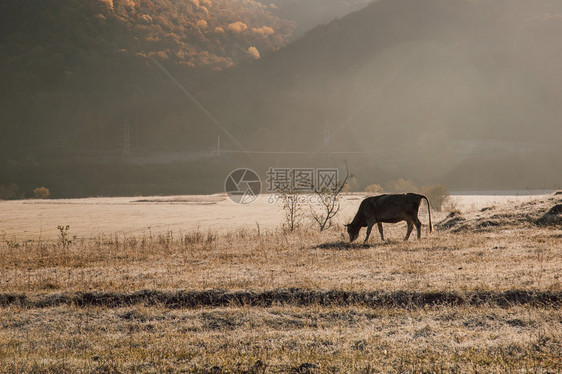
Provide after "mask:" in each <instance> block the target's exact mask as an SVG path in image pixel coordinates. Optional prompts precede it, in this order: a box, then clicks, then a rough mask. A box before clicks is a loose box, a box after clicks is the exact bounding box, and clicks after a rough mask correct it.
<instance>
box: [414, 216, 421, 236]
mask: <svg viewBox="0 0 562 374" xmlns="http://www.w3.org/2000/svg"><path fill="white" fill-rule="evenodd" d="M414 225H416V230H417V231H418V239H421V227H422V223H421V222H420V220H419V219H418V217H416V220H415V221H414Z"/></svg>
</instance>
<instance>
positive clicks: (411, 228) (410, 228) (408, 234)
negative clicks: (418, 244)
mask: <svg viewBox="0 0 562 374" xmlns="http://www.w3.org/2000/svg"><path fill="white" fill-rule="evenodd" d="M406 222H407V223H408V232H407V233H406V237H405V238H404V241H406V240H408V238H409V237H410V234H411V233H412V230H413V229H414V223H413V222H412V221H406Z"/></svg>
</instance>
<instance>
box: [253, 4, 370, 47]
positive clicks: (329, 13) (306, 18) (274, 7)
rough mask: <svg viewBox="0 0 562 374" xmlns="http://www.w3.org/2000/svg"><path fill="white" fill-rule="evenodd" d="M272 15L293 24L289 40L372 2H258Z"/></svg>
mask: <svg viewBox="0 0 562 374" xmlns="http://www.w3.org/2000/svg"><path fill="white" fill-rule="evenodd" d="M258 1H259V2H260V3H262V4H263V5H264V6H266V7H267V9H268V10H269V11H271V13H272V14H274V15H276V16H278V17H280V18H282V19H288V20H291V21H293V22H294V25H295V29H294V31H293V35H292V37H291V39H294V38H298V37H301V36H302V35H303V34H304V33H305V32H306V31H308V30H310V29H312V28H313V27H315V26H317V25H321V24H326V23H329V22H331V21H333V20H334V19H336V18H340V17H343V16H345V15H347V14H349V13H352V12H355V11H357V10H359V9H361V8H364V7H365V6H366V5H367V4H369V3H370V2H371V1H372V0H258Z"/></svg>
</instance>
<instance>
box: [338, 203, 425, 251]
mask: <svg viewBox="0 0 562 374" xmlns="http://www.w3.org/2000/svg"><path fill="white" fill-rule="evenodd" d="M422 199H425V201H426V202H427V210H428V212H429V232H432V231H433V226H432V225H431V209H430V207H429V200H428V199H427V197H425V196H423V195H418V194H415V193H407V194H398V195H380V196H373V197H368V198H366V199H365V200H363V201H362V202H361V205H360V206H359V210H358V211H357V214H356V215H355V218H353V221H351V223H350V224H348V225H345V226H346V227H347V233H348V234H349V241H350V242H352V241H354V240H355V239H357V237H358V236H359V230H361V228H362V227H366V228H367V236H366V237H365V243H366V242H367V240H369V235H370V234H371V229H372V228H373V225H374V224H375V223H376V224H377V226H378V228H379V232H380V233H381V239H382V240H384V235H383V232H382V224H383V222H384V223H397V222H401V221H406V222H407V223H408V232H407V233H406V238H405V239H404V240H408V238H409V237H410V234H411V232H412V229H413V228H414V225H415V226H416V230H417V231H418V239H420V238H421V225H422V224H421V222H420V220H419V219H418V210H419V208H420V203H421V201H422Z"/></svg>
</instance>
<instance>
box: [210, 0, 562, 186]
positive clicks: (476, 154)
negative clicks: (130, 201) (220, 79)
mask: <svg viewBox="0 0 562 374" xmlns="http://www.w3.org/2000/svg"><path fill="white" fill-rule="evenodd" d="M561 15H562V4H561V3H560V2H555V1H550V0H542V1H537V2H533V3H532V4H531V3H529V2H526V1H505V0H494V1H485V2H473V1H455V2H451V1H444V0H425V1H414V0H393V1H390V0H388V1H384V0H383V1H378V2H375V3H372V4H370V5H369V6H368V7H366V8H365V9H362V10H360V11H358V12H356V13H353V14H350V15H348V16H346V17H344V18H342V19H339V20H336V21H334V22H332V23H330V24H328V25H325V26H318V27H317V28H315V29H314V30H312V31H310V32H308V33H307V34H306V35H305V36H304V37H303V38H301V39H299V40H297V41H296V42H294V43H291V44H290V45H288V46H287V47H285V48H283V49H281V50H279V51H277V52H274V53H272V54H269V55H268V56H266V57H265V58H263V59H261V60H260V61H257V62H254V63H252V66H251V67H248V68H246V69H245V70H242V71H238V74H237V75H235V76H234V77H232V82H231V83H230V84H229V86H233V87H236V92H237V95H232V94H231V93H230V95H225V96H224V97H223V99H224V100H225V101H226V100H227V98H229V99H230V101H231V106H229V107H228V108H230V109H231V111H230V112H227V114H226V115H225V117H226V118H228V120H229V121H230V123H231V124H232V127H233V128H235V129H237V130H239V131H240V132H241V133H243V130H244V129H245V128H246V129H247V130H246V131H252V130H250V129H249V128H254V129H255V128H258V130H259V133H260V134H264V135H265V136H262V137H259V138H258V139H256V141H255V142H254V143H253V144H252V145H249V146H247V148H252V147H258V148H259V149H274V150H306V149H319V148H321V147H322V146H323V144H328V146H327V147H324V148H323V149H329V150H332V151H349V150H354V151H364V152H370V153H372V154H371V155H369V156H368V157H367V156H365V158H367V159H371V160H373V159H376V160H377V161H376V162H377V163H378V165H379V168H382V169H384V170H385V171H386V172H387V173H390V174H393V175H396V176H405V175H407V176H413V177H415V178H426V179H430V178H433V179H435V178H439V179H441V180H446V181H447V182H448V183H452V184H455V185H457V186H458V188H462V185H463V184H464V185H472V186H474V187H475V188H494V187H500V188H501V186H502V184H503V186H504V187H503V188H505V186H509V185H511V184H513V183H516V184H518V186H519V188H525V187H528V186H530V185H540V186H543V185H544V187H548V188H551V187H552V184H554V183H560V181H559V179H558V181H557V182H556V178H555V177H553V175H555V174H558V175H559V171H560V167H559V166H557V165H556V163H555V161H554V160H556V159H557V158H559V157H560V156H561V154H560V147H559V144H558V143H559V139H561V138H562V126H560V118H562V109H561V108H560V106H559V105H558V103H559V102H560V101H561V100H562V89H561V87H562V76H561V75H560V72H559V69H558V68H557V66H562V46H561V44H560V43H561V42H560V38H559V35H561V34H562V16H561ZM211 92H212V93H211V94H209V96H213V95H216V96H219V94H220V92H223V90H217V91H211ZM248 103H251V104H248ZM241 108H244V109H245V110H244V109H241ZM342 125H343V126H342ZM330 134H335V135H333V136H329V135H330ZM326 135H328V136H326ZM357 163H360V164H363V163H364V160H360V161H358V162H357ZM479 173H482V174H481V175H478V174H479ZM373 182H374V181H365V182H364V183H365V184H369V183H373ZM461 182H462V183H461Z"/></svg>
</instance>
